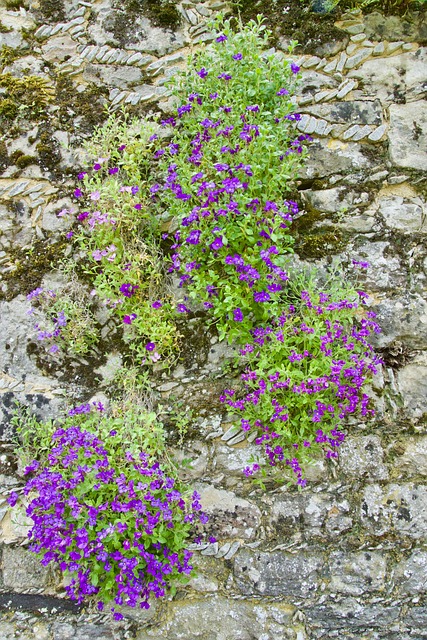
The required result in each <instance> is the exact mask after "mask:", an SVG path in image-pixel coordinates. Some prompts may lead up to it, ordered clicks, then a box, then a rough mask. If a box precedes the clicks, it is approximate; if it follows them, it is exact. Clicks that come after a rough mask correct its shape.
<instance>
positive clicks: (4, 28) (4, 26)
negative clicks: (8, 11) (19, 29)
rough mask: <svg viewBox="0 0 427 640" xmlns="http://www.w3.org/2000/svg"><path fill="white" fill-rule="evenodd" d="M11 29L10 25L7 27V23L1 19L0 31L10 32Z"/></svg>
mask: <svg viewBox="0 0 427 640" xmlns="http://www.w3.org/2000/svg"><path fill="white" fill-rule="evenodd" d="M10 31H12V29H11V28H10V27H6V25H5V24H3V22H2V21H1V20H0V33H9V32H10Z"/></svg>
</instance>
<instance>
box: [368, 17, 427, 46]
mask: <svg viewBox="0 0 427 640" xmlns="http://www.w3.org/2000/svg"><path fill="white" fill-rule="evenodd" d="M363 23H364V28H365V32H366V35H367V36H368V37H369V38H374V39H375V38H376V39H377V40H378V39H379V37H381V39H384V40H404V41H405V42H418V41H419V40H425V38H426V36H427V26H426V24H425V20H423V19H422V17H421V16H419V17H418V19H417V17H415V16H414V18H413V19H411V17H410V16H407V17H406V16H405V17H404V18H403V19H402V18H399V16H397V15H395V16H394V15H393V16H385V15H382V14H381V13H380V12H379V11H373V12H372V13H368V14H367V15H365V16H364V17H363Z"/></svg>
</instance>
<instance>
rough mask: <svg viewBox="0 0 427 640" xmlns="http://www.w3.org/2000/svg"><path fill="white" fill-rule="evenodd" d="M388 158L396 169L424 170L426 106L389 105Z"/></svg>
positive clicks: (425, 162) (425, 159) (426, 131)
mask: <svg viewBox="0 0 427 640" xmlns="http://www.w3.org/2000/svg"><path fill="white" fill-rule="evenodd" d="M389 145H390V147H389V148H390V158H391V161H392V162H393V164H395V165H396V166H397V167H401V168H405V169H419V170H420V171H423V170H425V167H426V165H427V151H426V148H427V104H426V103H425V102H423V101H418V102H411V103H409V104H392V105H390V130H389Z"/></svg>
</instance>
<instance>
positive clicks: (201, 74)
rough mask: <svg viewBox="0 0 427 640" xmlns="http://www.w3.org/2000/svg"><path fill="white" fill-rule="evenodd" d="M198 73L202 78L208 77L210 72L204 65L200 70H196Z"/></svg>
mask: <svg viewBox="0 0 427 640" xmlns="http://www.w3.org/2000/svg"><path fill="white" fill-rule="evenodd" d="M196 73H197V75H198V76H200V78H202V79H203V78H206V76H207V75H208V72H207V71H206V69H205V68H204V67H202V68H201V69H200V71H196Z"/></svg>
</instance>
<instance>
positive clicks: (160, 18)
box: [104, 0, 181, 46]
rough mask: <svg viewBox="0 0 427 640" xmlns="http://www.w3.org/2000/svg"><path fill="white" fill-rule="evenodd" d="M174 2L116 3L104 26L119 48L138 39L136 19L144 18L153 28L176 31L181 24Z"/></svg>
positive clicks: (131, 0) (138, 0)
mask: <svg viewBox="0 0 427 640" xmlns="http://www.w3.org/2000/svg"><path fill="white" fill-rule="evenodd" d="M175 5H176V2H171V1H168V0H161V1H160V2H158V1H157V0H124V2H123V1H121V2H118V1H116V2H115V4H114V14H113V15H112V17H111V20H107V21H106V22H105V24H104V26H105V28H106V29H108V30H109V31H111V33H113V35H114V38H115V39H116V40H117V41H118V42H119V44H120V46H124V45H125V44H127V43H129V42H135V40H136V39H138V38H139V37H140V33H139V28H138V25H137V23H136V18H137V17H138V16H140V15H143V16H145V17H146V18H148V19H149V20H150V22H151V24H152V25H153V26H155V27H160V28H162V29H171V30H172V31H174V30H176V29H177V28H178V26H179V24H180V22H181V15H180V14H179V12H178V11H177V9H176V6H175Z"/></svg>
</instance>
